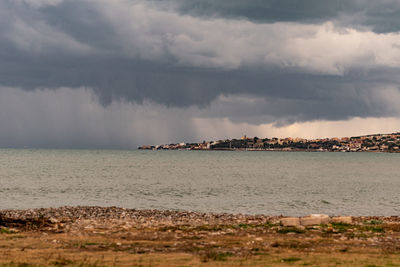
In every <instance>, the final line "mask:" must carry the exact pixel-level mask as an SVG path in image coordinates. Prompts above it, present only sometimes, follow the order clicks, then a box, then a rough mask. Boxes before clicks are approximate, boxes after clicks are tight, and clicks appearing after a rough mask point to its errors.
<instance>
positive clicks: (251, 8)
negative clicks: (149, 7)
mask: <svg viewBox="0 0 400 267" xmlns="http://www.w3.org/2000/svg"><path fill="white" fill-rule="evenodd" d="M154 1H155V2H161V3H164V4H166V3H171V2H172V3H174V6H175V8H176V9H177V10H179V11H180V12H181V13H182V14H191V15H194V16H202V17H213V16H214V17H215V16H223V17H227V18H233V19H238V18H239V19H240V18H241V19H249V20H252V21H255V22H259V23H263V22H269V23H273V22H282V21H287V22H301V23H319V22H323V21H328V20H344V21H338V22H340V23H342V24H344V25H346V26H368V27H372V29H373V30H374V31H376V32H380V33H383V32H397V31H400V3H399V1H397V0H384V1H375V0H331V1H321V0H269V1H264V0H248V1H241V0H231V1H215V0H184V1H181V0H170V1H168V0H154Z"/></svg>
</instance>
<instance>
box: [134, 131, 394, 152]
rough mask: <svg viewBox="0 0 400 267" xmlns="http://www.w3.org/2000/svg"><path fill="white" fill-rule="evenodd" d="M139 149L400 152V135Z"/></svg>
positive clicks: (228, 141)
mask: <svg viewBox="0 0 400 267" xmlns="http://www.w3.org/2000/svg"><path fill="white" fill-rule="evenodd" d="M139 149H151V150H159V149H167V150H176V149H186V150H267V151H342V152H358V151H381V152H400V133H393V134H373V135H365V136H356V137H343V138H324V139H311V140H309V139H302V138H290V137H288V138H263V139H262V138H258V137H254V138H248V137H247V136H243V137H242V138H240V139H226V140H218V141H209V142H206V141H203V142H201V143H179V144H167V145H158V146H141V147H139Z"/></svg>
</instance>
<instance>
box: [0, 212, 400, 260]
mask: <svg viewBox="0 0 400 267" xmlns="http://www.w3.org/2000/svg"><path fill="white" fill-rule="evenodd" d="M280 219H281V217H274V216H263V215H259V216H249V215H240V214H239V215H232V214H211V213H197V212H177V211H157V210H130V209H122V208H114V207H112V208H101V207H62V208H57V209H36V210H23V211H22V210H21V211H14V210H8V211H6V210H3V211H0V225H1V228H0V252H1V253H0V266H202V265H204V266H369V267H372V266H400V218H399V217H353V223H352V224H345V223H328V224H323V225H315V226H308V227H297V228H296V227H285V226H282V225H280V223H279V222H280Z"/></svg>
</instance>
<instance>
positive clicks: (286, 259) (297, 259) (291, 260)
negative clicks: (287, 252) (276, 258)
mask: <svg viewBox="0 0 400 267" xmlns="http://www.w3.org/2000/svg"><path fill="white" fill-rule="evenodd" d="M300 260H301V258H297V257H289V258H283V259H282V260H281V262H296V261H300Z"/></svg>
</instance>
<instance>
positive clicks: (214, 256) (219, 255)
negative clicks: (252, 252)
mask: <svg viewBox="0 0 400 267" xmlns="http://www.w3.org/2000/svg"><path fill="white" fill-rule="evenodd" d="M231 256H233V254H232V253H231V252H217V251H214V250H209V251H207V252H206V253H205V254H204V256H203V257H202V259H201V261H202V262H207V261H209V260H213V261H226V260H227V259H228V257H231Z"/></svg>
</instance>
